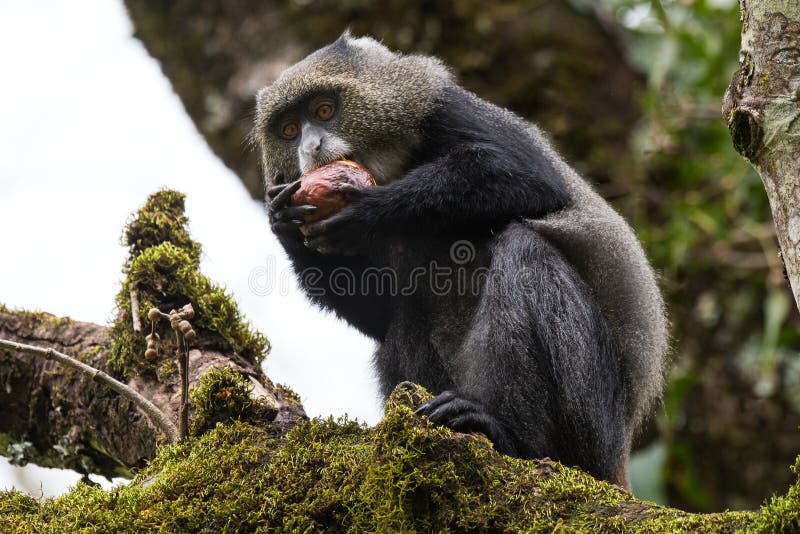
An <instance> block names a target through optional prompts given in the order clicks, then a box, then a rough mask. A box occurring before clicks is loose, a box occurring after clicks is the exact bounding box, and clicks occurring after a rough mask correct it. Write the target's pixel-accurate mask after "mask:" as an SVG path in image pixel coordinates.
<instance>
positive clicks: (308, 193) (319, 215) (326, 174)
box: [291, 160, 375, 222]
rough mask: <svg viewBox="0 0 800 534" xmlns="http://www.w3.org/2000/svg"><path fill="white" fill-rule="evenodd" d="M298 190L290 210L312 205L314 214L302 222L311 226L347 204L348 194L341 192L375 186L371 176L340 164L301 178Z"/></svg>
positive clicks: (352, 165)
mask: <svg viewBox="0 0 800 534" xmlns="http://www.w3.org/2000/svg"><path fill="white" fill-rule="evenodd" d="M301 180H302V181H301V182H300V189H298V190H297V191H296V192H295V194H294V195H292V201H291V204H292V206H303V205H306V204H311V205H312V206H316V207H317V210H316V211H315V212H314V213H312V214H310V215H306V216H305V217H303V220H304V221H305V222H314V221H319V220H321V219H324V218H326V217H330V216H331V215H333V214H334V213H337V212H338V211H340V210H341V209H342V208H344V207H345V206H347V204H348V203H349V202H350V198H351V194H350V193H348V192H347V191H342V190H341V189H342V186H344V185H350V186H355V187H358V188H359V189H363V188H365V187H370V186H373V185H375V178H373V177H372V174H370V172H369V171H368V170H367V169H365V168H364V167H362V166H361V165H359V164H358V163H355V162H353V161H348V160H340V161H334V162H333V163H329V164H327V165H324V166H322V167H319V168H318V169H314V170H313V171H309V172H307V173H305V174H304V175H303V176H302V177H301Z"/></svg>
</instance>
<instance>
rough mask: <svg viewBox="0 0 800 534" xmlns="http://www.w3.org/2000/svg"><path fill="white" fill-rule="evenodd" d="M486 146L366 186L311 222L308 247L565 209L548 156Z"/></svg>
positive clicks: (495, 223)
mask: <svg viewBox="0 0 800 534" xmlns="http://www.w3.org/2000/svg"><path fill="white" fill-rule="evenodd" d="M521 160H522V158H521V157H520V156H519V155H516V154H512V153H510V151H507V150H505V149H502V148H499V147H497V146H494V145H490V144H488V143H479V142H472V143H468V144H463V145H460V146H457V147H454V148H452V149H451V150H450V151H448V152H447V153H445V154H444V155H442V156H439V157H437V158H435V159H434V160H432V161H430V162H427V163H423V164H421V165H418V166H416V167H415V168H413V169H412V170H411V171H410V172H409V173H408V174H407V175H406V176H404V177H403V178H402V179H400V180H398V181H396V182H392V183H391V184H388V185H385V186H379V187H374V188H367V189H363V190H361V191H360V192H359V193H358V194H357V196H356V197H355V198H354V199H353V201H352V203H351V204H350V205H349V206H347V207H346V208H345V209H344V210H342V211H340V212H339V213H337V214H336V215H333V216H331V217H329V218H327V219H324V220H322V221H319V222H317V223H314V224H311V225H308V234H309V236H310V238H309V239H308V243H309V246H311V247H312V248H314V249H316V250H319V251H321V252H324V253H336V252H343V251H363V250H369V246H370V244H369V243H370V240H371V239H374V238H375V237H377V236H378V235H380V234H391V233H402V234H409V233H423V232H424V233H426V234H431V233H447V232H450V231H454V230H483V229H486V230H489V229H495V228H500V227H502V226H504V225H505V224H507V223H508V222H509V221H511V220H513V219H515V218H519V217H529V218H536V217H541V216H542V215H544V214H547V213H550V212H552V211H556V210H558V209H561V208H562V207H564V206H565V205H566V204H567V203H568V201H569V195H568V193H567V191H566V187H565V185H564V183H563V180H562V179H561V177H560V176H559V175H558V174H557V172H556V170H555V169H554V168H553V167H552V166H551V165H549V164H548V162H547V161H546V160H545V158H543V157H541V156H539V157H538V158H537V157H535V155H531V156H530V157H529V159H528V160H527V163H526V164H525V165H523V164H522V163H521Z"/></svg>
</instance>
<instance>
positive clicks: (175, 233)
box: [123, 189, 201, 262]
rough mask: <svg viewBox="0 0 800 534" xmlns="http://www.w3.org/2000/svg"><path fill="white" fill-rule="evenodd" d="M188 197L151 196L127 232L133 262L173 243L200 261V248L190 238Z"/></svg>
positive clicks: (174, 194)
mask: <svg viewBox="0 0 800 534" xmlns="http://www.w3.org/2000/svg"><path fill="white" fill-rule="evenodd" d="M185 198H186V197H185V196H184V195H183V194H182V193H178V192H177V191H170V190H167V189H165V190H162V191H158V192H157V193H154V194H152V195H150V196H149V197H148V199H147V201H145V203H144V205H143V206H142V207H141V208H139V211H137V212H136V215H135V216H134V217H133V218H132V219H131V221H130V222H129V223H128V225H127V226H126V228H125V232H124V238H123V239H124V242H125V244H126V245H127V246H128V248H129V250H130V257H131V258H134V257H136V256H138V255H139V254H141V253H142V252H144V251H145V250H147V249H148V248H150V247H154V246H156V245H160V244H161V243H167V242H169V243H172V244H173V245H175V246H176V247H178V248H180V249H182V250H183V251H185V252H186V253H188V254H189V255H190V256H191V257H192V258H193V259H194V261H195V262H199V261H200V252H201V249H200V244H199V243H197V242H196V241H194V240H192V238H191V236H190V235H189V230H188V222H189V219H188V218H187V217H186V214H185Z"/></svg>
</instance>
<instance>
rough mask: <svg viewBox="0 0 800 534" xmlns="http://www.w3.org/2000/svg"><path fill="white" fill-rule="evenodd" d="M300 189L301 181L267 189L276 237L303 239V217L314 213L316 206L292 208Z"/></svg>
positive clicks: (270, 218)
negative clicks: (301, 227)
mask: <svg viewBox="0 0 800 534" xmlns="http://www.w3.org/2000/svg"><path fill="white" fill-rule="evenodd" d="M298 189H300V180H295V181H294V182H291V183H288V184H279V185H275V186H272V187H270V188H269V189H267V199H268V200H267V211H268V213H269V224H270V227H271V228H272V231H273V232H274V233H275V234H276V235H280V236H286V237H294V238H296V239H301V238H302V237H303V236H302V234H301V233H300V225H302V224H303V216H304V215H308V214H311V213H314V211H316V209H317V208H316V206H311V205H306V206H290V205H289V201H290V200H291V197H292V195H293V194H294V193H295V191H297V190H298Z"/></svg>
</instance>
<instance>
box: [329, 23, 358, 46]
mask: <svg viewBox="0 0 800 534" xmlns="http://www.w3.org/2000/svg"><path fill="white" fill-rule="evenodd" d="M353 38H354V37H353V33H352V32H351V31H350V26H348V27H347V28H345V30H344V31H343V32H342V35H340V36H339V38H338V39H336V40H335V41H334V42H333V44H335V45H337V44H343V45H346V44H348V43H349V42H350V41H351V40H352V39H353Z"/></svg>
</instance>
